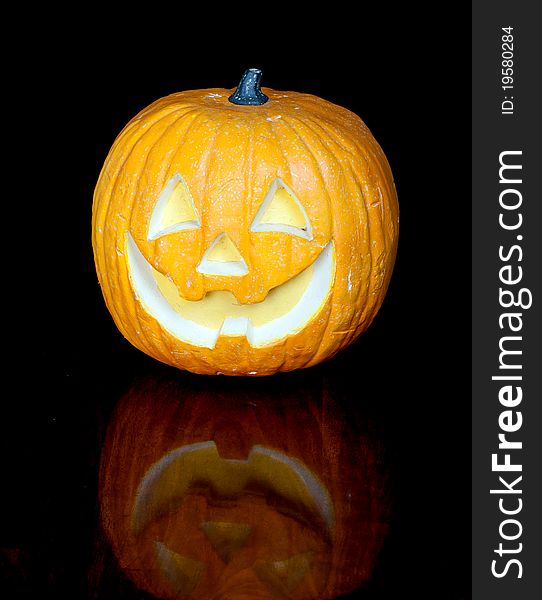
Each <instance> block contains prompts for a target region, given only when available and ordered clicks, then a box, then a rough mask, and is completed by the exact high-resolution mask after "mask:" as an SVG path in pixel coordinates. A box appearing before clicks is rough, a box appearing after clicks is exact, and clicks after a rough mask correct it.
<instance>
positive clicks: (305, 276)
mask: <svg viewBox="0 0 542 600" xmlns="http://www.w3.org/2000/svg"><path fill="white" fill-rule="evenodd" d="M259 77H260V73H259V71H257V70H249V71H248V72H247V73H246V74H245V77H244V78H243V80H242V82H241V84H240V86H239V88H238V90H237V92H236V93H235V94H233V95H231V90H230V91H228V90H224V89H207V90H196V91H185V92H179V93H176V94H172V95H170V96H167V97H165V98H162V99H160V100H157V101H156V102H154V103H153V104H151V105H150V106H149V107H148V108H146V109H144V110H143V111H141V112H140V113H139V114H138V115H137V116H136V117H135V118H134V119H132V120H131V121H130V123H128V125H127V126H126V127H125V128H124V130H123V131H122V132H121V134H120V135H119V136H118V138H117V139H116V141H115V143H114V144H113V147H112V148H111V150H110V152H109V155H108V157H107V159H106V161H105V164H104V166H103V169H102V172H101V174H100V178H99V181H98V184H97V186H96V190H95V195H94V206H93V247H94V254H95V263H96V269H97V273H98V277H99V281H100V284H101V287H102V291H103V294H104V297H105V300H106V303H107V306H108V308H109V310H110V312H111V314H112V316H113V318H114V320H115V322H116V324H117V326H118V328H119V329H120V331H121V332H122V334H123V335H124V336H125V337H126V338H127V339H128V340H129V341H130V342H131V343H132V344H134V345H135V346H137V347H138V348H139V349H141V350H142V351H144V352H146V353H148V354H149V355H151V356H153V357H154V358H156V359H158V360H160V361H162V362H165V363H168V364H170V365H174V366H176V367H179V368H182V369H187V370H189V371H193V372H196V373H204V374H216V373H224V374H228V375H269V374H272V373H274V372H277V371H290V370H293V369H298V368H303V367H308V366H311V365H314V364H316V363H318V362H320V361H322V360H324V359H326V358H328V357H330V356H332V355H333V354H335V353H336V352H338V351H339V350H340V349H341V348H344V347H345V346H347V345H348V344H350V343H352V342H353V341H354V340H355V339H356V338H357V337H358V336H359V335H360V334H361V333H362V332H363V331H364V330H366V329H367V327H368V326H369V325H370V323H371V321H372V320H373V318H374V317H375V315H376V313H377V311H378V309H379V308H380V306H381V304H382V301H383V299H384V295H385V293H386V289H387V286H388V282H389V279H390V276H391V272H392V268H393V263H394V260H395V253H396V246H397V236H398V205H397V197H396V192H395V187H394V184H393V179H392V174H391V171H390V168H389V165H388V162H387V160H386V158H385V156H384V153H383V152H382V150H381V148H380V147H379V145H378V144H377V142H376V141H375V139H374V137H373V136H372V135H371V133H370V132H369V130H368V128H367V127H366V126H365V124H364V123H363V122H362V121H361V119H360V118H359V117H357V116H356V115H355V114H353V113H352V112H350V111H348V110H346V109H344V108H341V107H339V106H336V105H334V104H332V103H330V102H327V101H325V100H322V99H321V98H318V97H315V96H312V95H309V94H301V93H297V92H278V91H274V90H271V89H267V88H264V91H265V94H263V92H262V91H261V90H260V88H259ZM238 102H240V103H238Z"/></svg>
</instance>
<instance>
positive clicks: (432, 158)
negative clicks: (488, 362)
mask: <svg viewBox="0 0 542 600" xmlns="http://www.w3.org/2000/svg"><path fill="white" fill-rule="evenodd" d="M251 6H252V8H254V5H251ZM400 6H401V4H399V3H398V4H397V6H393V5H391V6H389V5H386V8H382V10H376V9H372V10H369V8H368V7H367V6H365V5H363V4H362V5H360V8H359V12H358V13H357V14H356V15H352V14H350V11H349V9H347V8H346V7H342V6H340V5H336V7H335V10H334V12H333V14H332V15H328V14H321V15H317V16H316V18H315V16H314V15H310V18H309V16H305V18H302V19H298V20H296V21H295V22H294V20H293V17H292V16H291V15H289V14H288V13H285V12H284V9H280V8H279V7H278V6H277V7H271V6H270V5H266V6H265V9H264V10H265V11H268V12H269V14H268V15H267V16H265V15H263V14H259V16H258V17H257V18H256V16H253V17H251V14H252V13H247V12H244V10H241V8H239V11H238V12H236V13H235V14H232V13H229V14H227V13H226V12H225V13H224V14H218V13H214V9H211V8H208V10H207V11H203V12H204V13H205V12H206V13H208V14H203V13H202V14H200V15H199V16H197V17H196V16H195V15H194V14H192V15H190V16H189V14H188V13H185V12H184V11H183V9H181V8H179V9H178V10H177V12H176V13H168V12H164V14H163V15H161V14H159V10H161V9H159V7H156V8H153V10H152V11H149V12H150V14H149V15H147V14H146V13H139V14H137V15H135V16H134V15H128V14H127V15H125V16H123V18H121V19H118V20H117V21H115V22H112V21H111V15H110V14H108V13H107V12H104V13H103V14H102V13H100V14H99V15H98V14H95V15H91V17H93V19H92V23H90V22H89V19H90V17H89V16H88V15H86V16H78V17H75V16H68V21H67V22H64V23H62V22H61V21H60V18H61V16H62V15H54V14H51V12H48V13H47V14H44V15H39V14H37V13H34V15H33V21H32V27H31V28H30V27H29V25H28V23H24V25H23V23H22V22H20V24H19V25H18V26H17V29H18V31H19V33H21V34H23V33H25V36H26V37H25V39H27V40H28V42H27V43H28V45H29V46H28V48H27V50H28V52H27V54H26V55H25V57H24V58H21V56H22V55H21V56H18V58H17V60H16V61H11V60H10V61H8V63H9V64H8V66H7V67H6V69H7V73H6V76H9V77H10V83H11V81H12V82H13V83H12V84H11V86H10V90H11V93H10V95H8V98H7V100H8V109H7V112H6V113H5V114H6V118H5V127H6V130H7V129H9V130H10V132H11V131H12V132H13V136H12V141H10V142H9V144H6V145H7V147H8V148H9V150H10V153H11V155H12V157H13V158H14V160H13V161H11V163H10V166H9V168H8V169H7V170H6V171H5V178H6V182H10V183H11V184H12V185H11V186H10V187H8V186H7V185H6V187H5V189H4V193H5V195H6V196H9V197H11V198H12V200H11V201H8V199H7V198H4V200H5V203H4V204H5V227H6V229H7V230H8V231H7V232H6V233H9V234H10V235H9V236H8V240H9V243H8V245H9V247H8V250H7V256H8V260H7V262H8V265H7V270H6V271H5V272H4V273H5V278H6V279H5V286H6V289H7V290H8V294H7V298H8V301H9V304H10V308H9V310H8V311H5V312H4V320H5V323H4V325H5V331H6V332H9V336H8V338H7V339H6V341H8V342H9V344H8V350H9V352H8V354H9V357H10V360H9V362H8V363H6V364H7V366H6V371H5V388H4V394H3V404H2V413H3V418H2V444H3V450H2V484H3V485H2V488H3V492H2V503H3V504H4V506H3V507H2V510H1V512H0V519H1V522H0V549H1V550H0V584H1V586H2V588H3V589H2V590H1V591H0V595H2V598H8V599H11V598H14V599H15V598H27V597H35V596H36V595H38V594H39V596H41V597H50V598H58V599H61V598H70V599H73V598H87V597H93V598H98V599H99V600H105V599H106V598H126V599H129V598H145V597H146V596H145V595H144V594H142V593H140V592H138V591H137V590H135V589H134V588H133V587H131V584H130V583H129V582H128V581H127V580H124V576H123V575H122V573H121V572H120V571H119V570H115V567H114V561H113V559H112V558H111V557H109V558H108V557H106V558H105V559H104V560H106V561H110V562H111V564H112V566H110V567H109V571H108V577H109V578H110V582H109V584H108V585H109V587H108V585H104V584H102V585H101V586H98V588H97V587H96V585H94V584H93V575H92V574H93V569H94V567H95V562H96V560H97V558H96V539H97V528H98V522H99V520H98V506H97V474H98V465H99V458H100V447H101V444H102V441H103V436H104V434H105V430H106V427H107V421H108V418H109V415H110V413H111V410H112V408H113V406H114V404H115V402H116V401H117V400H118V398H119V397H120V396H121V395H122V393H123V391H125V390H126V389H127V388H128V387H129V386H130V384H131V382H132V381H133V379H134V377H136V376H140V375H146V374H149V375H150V376H152V375H153V374H156V373H158V374H164V373H166V374H168V375H169V374H170V372H171V369H170V368H169V367H166V366H165V365H159V364H157V363H156V362H155V361H153V360H152V359H150V358H148V357H146V356H145V355H143V354H142V353H140V352H139V351H137V350H136V349H134V348H133V347H132V346H131V345H130V344H129V343H128V342H126V341H125V340H124V339H123V338H122V336H121V335H120V334H119V333H118V331H117V329H116V328H115V326H114V324H113V321H112V319H111V318H110V316H109V314H108V312H107V309H106V307H105V304H104V302H103V299H102V296H101V292H100V290H99V286H98V284H97V279H96V275H95V272H94V265H93V259H92V248H91V243H90V235H91V231H90V221H91V205H92V193H93V188H94V185H95V183H96V180H97V178H98V174H99V171H100V169H101V166H102V164H103V161H104V159H105V156H106V154H107V151H108V149H109V147H110V146H111V144H112V143H113V140H114V138H115V137H116V135H117V134H118V133H119V132H120V130H121V129H122V127H123V126H124V125H125V124H126V123H127V122H128V120H129V119H130V118H131V117H132V116H134V114H136V113H137V112H138V111H139V110H140V109H142V108H143V107H145V106H146V105H148V104H149V103H151V102H152V101H153V100H155V99H156V98H158V97H160V96H163V95H166V94H168V93H172V92H174V91H180V90H182V89H196V88H205V87H226V88H232V87H235V85H236V84H237V81H238V79H239V76H240V74H241V73H242V72H243V71H244V69H245V68H247V67H258V68H260V69H262V70H263V73H264V75H263V85H265V86H268V87H272V88H275V89H279V90H280V89H282V90H288V89H292V90H296V91H302V92H308V93H313V94H316V95H318V96H321V97H323V98H326V99H327V100H330V101H332V102H335V103H337V104H339V105H342V106H345V107H347V108H349V109H351V110H352V111H354V112H356V113H357V114H358V115H360V116H361V117H362V119H363V120H364V121H365V122H366V123H367V125H368V126H369V128H370V129H371V131H372V132H373V134H374V135H375V137H376V138H377V140H378V141H379V143H380V144H381V146H382V148H383V149H384V151H385V153H386V155H387V157H388V160H389V162H390V164H391V167H392V170H393V173H394V177H395V181H396V185H397V190H398V195H399V202H400V209H401V228H400V243H399V252H398V258H397V262H396V267H395V271H394V275H393V278H392V282H391V285H390V288H389V292H388V295H387V297H386V300H385V303H384V305H383V307H382V309H381V311H380V313H379V315H378V317H377V318H376V320H375V322H374V324H373V325H372V326H371V328H370V330H369V331H368V332H367V333H366V334H365V335H364V336H362V338H361V339H359V340H358V342H357V343H356V344H354V345H353V346H352V347H351V348H349V349H347V350H346V351H343V352H342V353H341V354H340V355H338V356H337V357H335V358H334V359H332V360H330V361H328V362H327V363H325V364H323V365H321V366H319V367H316V368H315V369H310V370H307V371H305V372H304V373H303V374H302V375H301V376H302V377H307V378H309V379H310V378H311V377H315V376H316V375H315V373H317V372H318V373H324V374H325V376H326V377H328V378H330V380H332V381H334V382H335V384H336V385H337V386H338V388H341V389H348V390H349V391H348V393H349V396H350V399H351V402H352V403H353V404H355V406H356V410H359V411H361V412H363V411H370V412H371V414H372V415H374V416H375V418H377V419H378V420H379V423H380V425H381V429H382V432H383V433H382V435H383V436H384V439H385V440H386V444H388V446H389V449H390V456H391V457H392V459H391V460H392V463H393V469H394V473H395V484H396V485H395V495H396V508H395V513H394V520H393V524H392V530H391V533H390V536H389V538H388V540H387V543H386V545H385V547H384V550H383V552H382V555H381V557H380V560H379V563H378V567H377V569H376V572H375V575H374V578H373V581H372V582H371V584H370V585H369V586H368V587H367V588H366V589H365V590H363V593H361V592H359V593H353V594H352V595H351V596H349V597H351V598H358V597H360V598H361V597H364V598H374V599H376V598H379V599H384V598H395V597H397V595H398V594H401V595H402V596H404V595H408V596H415V597H417V598H420V599H423V598H431V599H432V600H434V599H435V598H438V599H443V600H444V599H448V598H449V599H454V600H455V599H460V598H461V599H464V598H468V597H469V596H470V525H471V524H470V451H471V448H470V391H469V390H470V242H469V241H468V240H469V239H470V237H469V236H470V216H469V215H470V201H469V198H470V191H469V190H470V153H469V151H468V148H469V141H470V12H469V6H468V5H466V4H465V5H463V6H460V5H459V4H457V3H456V4H454V7H453V10H452V9H448V10H447V9H446V7H444V6H440V5H439V8H438V11H439V14H438V15H437V14H434V13H433V12H432V11H433V9H432V8H431V5H429V4H428V5H423V4H419V5H416V6H411V5H409V6H408V7H405V8H399V7H400ZM435 6H436V5H435ZM247 10H248V9H247ZM328 10H329V8H328ZM434 10H436V8H435V9H434ZM96 12H97V11H96ZM241 14H244V15H245V17H247V14H248V16H249V18H248V19H247V18H245V19H241V18H240V15H241ZM42 16H43V22H41V17H42ZM63 16H64V17H66V15H63ZM124 17H126V20H125V18H124ZM128 17H130V19H129V20H128ZM132 21H133V22H132ZM211 21H212V22H211ZM8 224H10V225H8ZM13 309H14V311H13ZM283 377H288V375H285V376H283ZM10 382H11V383H10ZM98 537H99V536H98ZM103 552H107V550H106V549H105V550H103Z"/></svg>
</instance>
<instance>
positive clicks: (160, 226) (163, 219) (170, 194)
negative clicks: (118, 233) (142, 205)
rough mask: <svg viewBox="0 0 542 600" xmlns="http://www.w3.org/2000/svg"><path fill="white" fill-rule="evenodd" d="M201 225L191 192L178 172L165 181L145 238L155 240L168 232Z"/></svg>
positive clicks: (195, 227)
mask: <svg viewBox="0 0 542 600" xmlns="http://www.w3.org/2000/svg"><path fill="white" fill-rule="evenodd" d="M200 226H201V222H200V220H199V216H198V212H197V210H196V207H195V205H194V200H193V198H192V194H191V193H190V190H189V189H188V186H187V185H186V181H185V180H184V179H183V178H182V177H181V175H180V174H179V173H176V174H175V175H173V177H172V178H171V179H170V180H169V181H168V182H167V184H166V187H165V188H164V189H163V190H162V193H161V194H160V196H158V200H157V201H156V206H155V207H154V210H153V213H152V216H151V220H150V223H149V231H148V234H147V239H148V240H149V241H152V240H155V239H157V238H159V237H161V236H163V235H167V234H168V233H174V232H176V231H185V230H187V229H197V228H198V227H200Z"/></svg>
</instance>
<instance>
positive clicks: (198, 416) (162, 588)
mask: <svg viewBox="0 0 542 600" xmlns="http://www.w3.org/2000/svg"><path fill="white" fill-rule="evenodd" d="M250 381H251V380H248V381H247V380H244V381H242V382H241V383H242V385H240V384H239V383H236V384H225V385H216V384H215V385H210V384H209V382H208V381H204V382H202V383H201V382H200V383H195V384H193V385H192V384H187V382H186V381H185V382H179V381H156V380H152V379H149V380H143V381H142V382H140V383H139V384H136V385H134V386H133V388H132V389H131V390H130V391H129V392H128V393H127V394H126V395H125V397H124V398H123V399H122V400H121V401H120V403H119V405H118V406H117V407H116V410H115V413H114V416H113V418H112V420H111V422H110V425H109V427H108V433H107V436H106V442H105V444H104V448H103V450H102V458H101V469H100V473H101V476H100V505H101V515H102V518H101V520H102V523H103V528H104V530H105V533H106V534H107V538H108V539H109V541H110V543H111V545H112V548H113V552H114V555H115V556H116V559H117V561H118V564H119V566H120V568H121V569H122V571H123V572H124V573H125V574H127V575H128V577H129V578H130V579H131V580H132V581H133V582H134V583H135V585H136V586H137V587H139V588H140V589H143V590H146V591H147V592H150V593H152V594H153V595H154V596H156V597H158V598H166V599H170V600H173V599H181V598H182V599H184V598H190V599H193V600H200V599H201V600H211V599H213V600H226V599H228V600H242V599H247V600H248V599H251V600H264V599H265V600H272V599H275V600H276V598H277V597H278V598H290V599H292V600H309V599H311V600H325V599H331V598H335V597H337V596H339V595H340V594H344V593H347V592H349V591H351V590H353V589H358V588H359V586H361V585H362V584H363V583H365V582H367V581H368V580H369V579H370V576H371V573H372V570H373V567H374V565H375V562H376V559H377V557H378V553H379V550H380V547H381V545H382V543H383V540H384V539H385V536H386V533H387V530H388V519H389V514H390V495H389V486H388V471H387V467H386V461H385V460H383V458H382V457H383V451H382V447H381V444H380V442H379V441H378V440H375V438H374V436H373V434H372V433H369V429H370V428H369V427H368V426H367V424H364V425H363V426H361V427H360V426H359V424H358V425H357V426H356V425H355V424H354V421H353V420H352V419H351V418H349V419H346V417H345V415H344V413H343V412H341V409H340V407H339V406H338V404H337V403H336V402H335V401H334V400H333V399H332V397H331V395H330V393H329V390H326V389H322V388H320V387H318V386H314V387H313V389H308V388H307V386H306V385H304V386H293V387H292V385H291V384H290V382H287V385H286V386H282V387H281V388H280V389H279V388H277V387H276V386H275V387H274V388H273V389H269V388H270V384H268V383H267V382H266V385H265V390H264V389H262V385H263V383H260V382H259V381H258V384H259V386H252V387H251V386H250V385H246V384H247V383H248V382H250ZM281 385H282V384H281ZM279 392H280V395H279Z"/></svg>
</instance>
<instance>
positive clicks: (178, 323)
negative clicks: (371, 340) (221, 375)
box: [126, 233, 335, 349]
mask: <svg viewBox="0 0 542 600" xmlns="http://www.w3.org/2000/svg"><path fill="white" fill-rule="evenodd" d="M126 239H127V243H126V250H127V258H128V269H129V274H130V281H131V283H132V287H133V289H134V291H135V293H136V295H137V297H138V299H139V301H140V302H141V304H142V305H143V306H144V307H145V310H146V311H147V312H148V313H149V314H150V315H151V316H152V317H154V318H155V319H156V320H157V321H158V322H159V323H160V325H161V326H162V327H164V329H166V330H167V331H169V333H171V334H172V335H173V336H175V337H176V338H178V339H179V340H181V341H183V342H186V343H189V344H193V345H196V346H201V347H205V348H210V349H212V348H214V347H215V346H216V342H217V340H218V338H219V336H221V335H225V336H245V337H246V338H247V340H248V342H249V344H250V345H251V346H253V347H259V346H266V345H268V344H271V343H274V342H277V341H279V340H281V339H283V338H285V337H287V336H289V335H293V334H295V333H297V332H298V331H300V330H301V329H303V328H304V327H306V326H307V324H308V323H309V321H311V320H312V319H313V318H314V317H315V316H316V315H317V314H318V313H319V312H320V310H321V309H322V307H323V306H324V304H325V302H326V300H327V298H328V296H329V293H330V291H331V287H332V285H333V279H334V275H335V253H334V247H333V242H329V243H328V244H327V245H326V246H325V247H324V249H323V250H322V252H321V253H320V254H319V256H318V257H317V258H316V260H315V261H314V262H313V263H312V264H311V265H310V266H309V267H307V268H306V269H305V270H304V271H302V272H301V273H299V274H298V275H296V276H295V277H293V278H292V279H290V280H288V281H287V282H285V283H283V284H282V285H279V286H277V287H276V288H273V289H272V290H271V291H270V292H269V293H268V294H267V296H266V298H265V299H264V300H263V301H262V302H258V303H255V304H239V302H238V301H237V299H236V298H235V296H234V295H233V294H232V293H231V292H228V291H214V292H208V293H207V294H206V295H205V296H204V297H203V298H202V299H201V300H186V299H185V298H183V297H182V296H181V295H180V294H179V291H178V289H177V287H176V286H175V284H174V283H173V282H172V281H171V280H170V279H168V278H167V277H166V276H164V275H162V274H161V273H159V272H158V271H157V270H156V269H154V267H152V265H151V264H150V263H149V262H148V261H147V259H146V258H145V257H144V256H143V254H142V253H141V251H140V250H139V248H138V246H137V244H136V243H135V241H134V239H133V238H132V236H131V235H130V233H127V236H126Z"/></svg>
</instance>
